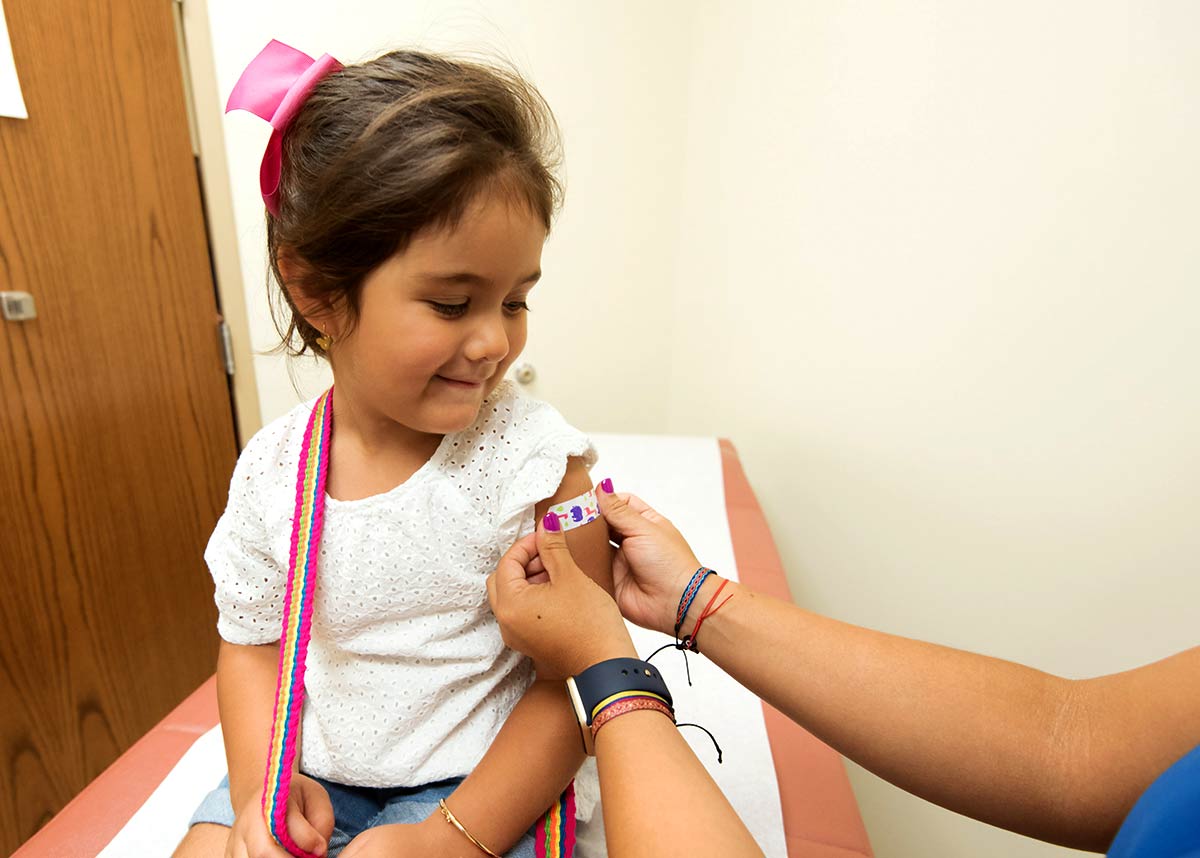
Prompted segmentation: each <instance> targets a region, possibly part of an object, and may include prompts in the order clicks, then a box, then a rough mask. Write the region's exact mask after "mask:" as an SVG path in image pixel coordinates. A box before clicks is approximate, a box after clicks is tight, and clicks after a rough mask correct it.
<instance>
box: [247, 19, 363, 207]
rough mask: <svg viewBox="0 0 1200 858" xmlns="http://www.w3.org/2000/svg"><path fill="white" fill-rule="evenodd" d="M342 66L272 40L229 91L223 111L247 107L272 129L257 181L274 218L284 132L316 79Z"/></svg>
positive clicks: (325, 58)
mask: <svg viewBox="0 0 1200 858" xmlns="http://www.w3.org/2000/svg"><path fill="white" fill-rule="evenodd" d="M341 67H342V64H341V63H339V62H338V61H337V60H335V59H334V58H333V57H331V56H330V55H329V54H323V55H322V56H321V58H320V59H317V60H314V59H313V58H312V57H310V56H309V55H308V54H306V53H303V52H302V51H298V50H296V49H295V48H293V47H290V46H289V45H285V44H284V43H283V42H280V41H276V40H275V39H272V40H271V41H270V43H269V44H268V45H267V46H266V47H265V48H263V49H262V50H261V51H260V52H259V54H258V56H256V57H255V58H254V59H252V60H251V61H250V64H249V65H248V66H246V70H245V71H244V72H242V76H241V77H240V78H238V82H237V83H236V84H235V85H234V87H233V92H231V93H229V101H228V103H226V105H225V112H226V113H228V112H229V111H231V110H249V111H250V112H251V113H253V114H254V115H255V116H258V117H260V118H262V119H265V120H266V121H267V122H269V123H270V125H271V127H272V128H274V129H275V130H274V131H273V132H272V133H271V139H270V140H268V141H267V151H266V152H265V153H264V154H263V159H262V167H261V168H259V171H258V180H259V184H260V185H261V186H262V197H263V202H265V203H266V204H267V211H269V212H270V213H271V214H273V215H275V216H276V217H278V216H279V174H280V171H281V168H282V162H283V132H284V130H285V129H286V128H287V126H288V123H289V122H291V121H292V117H293V116H295V115H296V111H297V110H299V109H300V105H301V104H303V103H304V99H305V98H307V97H308V94H309V93H310V92H312V89H313V87H314V86H316V85H317V81H319V80H320V79H321V78H323V77H325V75H327V74H329V73H330V72H331V71H336V70H337V69H340V68H341Z"/></svg>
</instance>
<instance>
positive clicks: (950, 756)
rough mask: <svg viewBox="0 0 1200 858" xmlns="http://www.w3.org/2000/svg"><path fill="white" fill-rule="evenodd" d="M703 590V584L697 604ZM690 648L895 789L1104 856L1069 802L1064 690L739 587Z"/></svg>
mask: <svg viewBox="0 0 1200 858" xmlns="http://www.w3.org/2000/svg"><path fill="white" fill-rule="evenodd" d="M730 586H731V587H732V586H733V585H730ZM710 589H711V579H710V584H709V585H706V590H705V591H704V592H702V594H701V597H700V598H697V599H696V602H697V603H700V604H704V603H705V602H706V597H707V594H708V592H709V591H710ZM726 592H727V593H728V592H729V589H728V588H727V589H726ZM690 624H691V623H690V622H689V624H688V625H687V626H685V631H686V630H687V628H688V627H690ZM699 644H700V648H701V651H702V652H703V653H704V654H705V655H706V656H707V657H709V658H711V659H712V660H713V661H714V662H716V663H717V664H719V665H720V666H721V667H722V668H723V669H724V670H725V671H727V672H728V673H729V674H730V675H731V676H733V677H734V678H735V679H737V680H738V681H739V682H741V683H742V684H743V685H745V686H746V687H747V688H749V689H750V690H751V691H753V692H754V693H755V694H757V695H759V696H760V697H762V698H763V699H764V700H766V701H767V702H769V703H771V704H772V705H773V706H775V707H776V708H777V709H779V710H780V711H782V712H783V713H784V714H786V715H787V716H788V717H790V718H792V719H793V720H794V721H796V722H797V723H799V724H801V725H802V726H804V727H805V728H806V729H808V730H809V731H811V732H812V733H814V734H815V735H817V736H818V737H819V738H821V739H822V740H823V741H825V742H826V743H828V744H829V745H831V746H832V747H834V748H835V749H837V750H838V751H840V752H841V753H843V754H844V755H846V756H847V757H849V758H850V759H852V760H854V761H855V762H857V763H859V764H860V765H862V766H864V767H865V768H867V769H869V770H871V771H873V772H875V773H876V774H878V775H879V776H880V777H883V778H885V779H886V780H888V781H890V782H892V783H894V784H896V785H897V786H899V787H901V788H902V789H905V790H907V791H909V792H912V793H914V794H916V795H919V796H922V797H923V798H926V799H928V800H930V801H932V802H935V803H937V804H940V805H942V806H943V807H947V808H949V809H951V810H954V811H957V812H959V813H963V814H966V815H968V816H971V817H974V818H976V819H980V820H983V821H985V822H989V823H991V824H993V825H998V826H1001V827H1003V828H1007V829H1010V830H1013V831H1018V832H1021V833H1024V834H1027V835H1030V836H1033V837H1038V838H1042V839H1045V840H1050V841H1054V842H1058V843H1064V844H1068V845H1074V846H1077V847H1084V848H1094V849H1102V848H1104V846H1106V845H1107V844H1106V841H1105V840H1104V838H1105V837H1106V836H1109V835H1111V831H1110V830H1109V829H1110V826H1111V820H1097V819H1096V818H1094V817H1090V816H1089V815H1087V814H1081V813H1080V812H1079V810H1080V809H1079V806H1078V802H1077V801H1076V798H1075V795H1074V794H1073V789H1072V788H1073V786H1074V784H1073V783H1072V780H1073V776H1074V774H1075V773H1076V772H1077V768H1076V762H1077V760H1078V758H1079V754H1080V745H1081V743H1084V742H1086V741H1087V712H1086V711H1082V710H1081V707H1080V705H1079V695H1078V694H1077V692H1076V686H1075V684H1074V683H1072V682H1070V681H1068V680H1064V679H1061V678H1058V677H1055V676H1051V675H1049V674H1046V673H1042V672H1040V671H1037V670H1033V669H1030V668H1027V667H1023V666H1021V665H1017V664H1012V663H1010V662H1006V661H1002V660H999V659H995V658H989V657H986V656H981V655H976V654H973V653H968V652H962V651H959V650H954V649H950V648H947V647H941V646H936V645H933V644H928V643H923V642H920V641H914V640H909V639H907V638H901V637H896V636H893V635H886V634H882V633H879V632H874V631H870V630H868V629H863V628H859V627H856V626H852V625H848V624H846V623H840V622H837V621H835V620H831V619H828V618H826V617H822V616H820V615H817V614H813V613H811V612H808V611H804V610H801V609H800V608H797V607H796V606H794V605H791V604H788V603H785V602H781V601H779V600H776V599H772V598H770V597H767V596H763V595H760V594H756V593H753V592H752V591H750V590H748V589H746V588H740V587H739V588H737V589H736V590H735V591H734V598H733V599H732V600H731V601H730V602H729V603H728V604H727V605H726V606H725V607H724V608H722V609H721V610H720V611H719V612H718V613H717V614H714V615H713V616H712V617H710V618H709V619H708V620H706V621H705V623H704V626H703V628H702V630H701V634H700V636H699Z"/></svg>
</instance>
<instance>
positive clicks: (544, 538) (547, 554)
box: [537, 512, 578, 584]
mask: <svg viewBox="0 0 1200 858" xmlns="http://www.w3.org/2000/svg"><path fill="white" fill-rule="evenodd" d="M537 553H538V557H540V558H542V565H544V566H545V567H546V573H547V574H548V575H549V576H550V583H552V584H553V583H554V581H555V580H556V579H558V578H560V577H561V576H563V575H568V574H570V573H571V570H572V569H574V570H576V571H578V567H577V566H576V565H575V558H574V557H572V556H571V549H570V548H569V547H567V535H566V534H565V533H563V531H562V523H561V522H560V521H559V519H558V516H557V515H555V514H554V513H552V512H548V513H546V515H545V516H543V518H542V522H541V524H540V525H538V529H537Z"/></svg>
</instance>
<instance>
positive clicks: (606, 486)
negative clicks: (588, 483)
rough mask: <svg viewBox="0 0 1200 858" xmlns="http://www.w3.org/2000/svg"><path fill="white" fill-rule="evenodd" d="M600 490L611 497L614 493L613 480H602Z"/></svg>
mask: <svg viewBox="0 0 1200 858" xmlns="http://www.w3.org/2000/svg"><path fill="white" fill-rule="evenodd" d="M600 490H601V491H603V492H604V493H605V494H609V495H611V494H612V493H613V487H612V480H610V479H609V478H608V477H605V478H604V479H602V480H601V481H600Z"/></svg>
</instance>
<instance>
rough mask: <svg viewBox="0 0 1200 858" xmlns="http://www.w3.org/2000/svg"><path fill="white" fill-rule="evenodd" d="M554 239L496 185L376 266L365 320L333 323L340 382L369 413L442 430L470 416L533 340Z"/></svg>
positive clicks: (466, 422)
mask: <svg viewBox="0 0 1200 858" xmlns="http://www.w3.org/2000/svg"><path fill="white" fill-rule="evenodd" d="M545 241H546V228H545V226H544V225H543V224H542V222H541V220H540V219H539V218H538V217H537V216H536V215H535V214H533V213H532V212H531V211H529V210H528V208H527V207H526V206H524V205H523V204H521V203H520V202H513V201H511V200H510V199H509V198H506V197H504V196H503V195H491V194H487V195H483V196H481V197H480V198H479V199H477V200H476V201H475V202H474V203H472V204H471V206H470V207H469V208H468V209H467V211H466V213H465V215H464V216H463V218H462V220H461V221H460V222H459V224H458V225H457V227H455V228H454V229H442V230H436V231H434V230H426V231H424V232H421V233H418V234H417V235H416V236H414V237H413V239H412V241H411V242H410V243H409V245H408V247H407V248H406V249H405V250H404V252H403V253H399V254H397V255H395V256H393V257H392V258H391V259H389V260H388V261H387V262H385V263H383V264H382V265H381V266H379V267H378V268H376V269H375V270H374V271H373V272H371V274H370V275H368V276H367V278H366V280H365V281H364V283H363V288H362V293H361V297H360V302H359V318H358V322H357V324H356V325H354V326H353V328H352V330H350V331H349V333H347V334H346V336H345V338H344V339H340V338H338V336H337V331H338V329H339V327H340V328H347V327H349V326H347V325H340V326H339V325H338V324H337V323H336V322H335V323H333V324H332V325H331V331H330V333H332V334H333V335H334V344H333V346H332V348H331V349H330V360H331V362H332V365H333V369H334V376H335V379H336V383H337V384H338V385H339V386H340V387H342V388H343V393H344V394H345V395H347V396H348V397H349V398H350V400H351V401H352V403H353V407H354V408H355V410H356V411H357V412H359V413H360V415H361V417H363V418H367V419H374V420H384V419H386V420H390V421H392V422H394V423H397V424H401V425H402V426H405V427H407V428H409V429H412V430H414V431H417V432H422V433H433V434H439V435H444V434H446V433H449V432H457V431H460V430H462V429H465V428H467V427H468V426H470V425H471V424H472V423H473V422H474V421H475V418H476V417H477V415H478V413H479V408H480V405H481V404H482V403H483V400H484V398H485V397H486V396H487V395H488V394H490V393H491V392H492V391H493V390H494V389H495V387H496V385H497V384H499V383H500V381H501V379H502V378H503V377H504V373H505V371H506V370H507V369H508V367H509V365H510V364H512V362H513V361H514V360H516V358H517V356H518V355H519V354H520V353H521V350H522V349H524V348H525V338H526V323H527V315H526V314H527V313H528V307H527V305H526V303H525V302H526V299H527V298H528V297H529V292H530V290H531V289H532V288H533V285H534V284H535V283H536V282H537V280H538V277H539V276H540V275H541V260H542V245H543V244H544V243H545Z"/></svg>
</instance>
